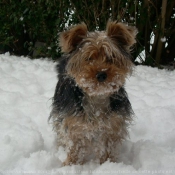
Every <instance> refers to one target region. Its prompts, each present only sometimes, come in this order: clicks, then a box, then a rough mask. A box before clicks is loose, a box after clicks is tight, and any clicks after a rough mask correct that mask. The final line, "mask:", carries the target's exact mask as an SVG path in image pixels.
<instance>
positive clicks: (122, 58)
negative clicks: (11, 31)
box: [50, 21, 137, 165]
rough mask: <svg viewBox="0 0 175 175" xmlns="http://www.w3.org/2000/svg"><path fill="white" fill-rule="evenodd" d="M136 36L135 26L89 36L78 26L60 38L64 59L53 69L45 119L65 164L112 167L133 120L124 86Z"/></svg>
mask: <svg viewBox="0 0 175 175" xmlns="http://www.w3.org/2000/svg"><path fill="white" fill-rule="evenodd" d="M136 34H137V30H136V28H135V27H131V26H130V27H129V26H126V25H125V24H123V23H117V22H113V21H109V22H108V23H107V26H106V31H101V32H98V31H95V32H88V30H87V26H86V25H85V24H84V23H81V24H79V25H76V26H73V27H71V28H70V29H69V30H67V31H64V32H62V33H61V34H60V38H59V39H60V40H59V41H60V47H61V50H62V52H64V53H65V54H64V55H63V56H62V57H61V58H60V62H59V64H58V66H57V71H58V79H59V81H58V84H57V86H56V90H55V95H54V97H53V109H52V111H51V114H50V118H52V120H53V124H54V130H55V131H56V133H57V134H58V145H61V146H63V147H65V148H66V149H67V151H68V155H67V159H66V160H65V162H64V165H71V164H84V163H85V162H87V161H89V160H91V159H93V160H99V161H100V163H103V162H105V161H106V160H107V159H109V160H110V161H113V162H116V160H117V155H118V151H117V148H118V146H119V144H120V143H121V141H122V140H123V139H124V138H125V137H126V136H127V134H128V132H127V128H128V124H130V122H131V121H132V114H133V111H132V108H131V104H130V102H129V100H128V97H127V93H126V91H125V89H124V84H125V79H126V77H127V76H128V75H131V73H132V70H133V67H134V66H133V63H132V61H131V54H130V51H131V46H133V44H134V43H135V42H136V40H135V37H136Z"/></svg>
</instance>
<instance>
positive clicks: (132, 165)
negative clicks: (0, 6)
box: [0, 53, 175, 175]
mask: <svg viewBox="0 0 175 175" xmlns="http://www.w3.org/2000/svg"><path fill="white" fill-rule="evenodd" d="M55 64H56V63H53V62H52V61H49V60H48V59H37V60H31V59H29V58H25V57H16V56H10V55H9V54H8V53H6V54H3V55H0V81H1V83H0V124H1V126H0V174H4V175H8V174H12V175H13V174H37V175H39V174H55V175H60V174H64V175H69V174H83V175H84V174H88V175H89V174H92V175H96V174H104V175H106V174H119V175H120V174H129V175H135V174H161V175H162V174H166V175H167V174H172V175H174V174H175V88H174V87H175V72H173V71H172V72H168V71H166V70H158V69H156V68H151V67H146V66H137V67H136V69H135V71H134V73H133V75H132V77H130V78H129V79H128V80H127V82H126V90H127V92H128V95H129V98H130V101H131V104H132V106H133V109H134V112H135V115H136V117H135V118H134V123H133V125H131V127H130V138H128V140H126V141H125V142H124V143H123V144H122V146H121V154H120V157H119V160H118V163H111V162H109V161H107V162H105V163H104V164H102V165H99V164H98V163H96V162H93V161H92V162H89V163H87V164H85V165H82V166H81V165H72V166H65V167H63V166H62V161H63V160H64V159H65V157H66V153H65V151H64V149H63V148H62V147H59V149H57V148H56V143H55V134H54V133H53V131H52V125H50V124H48V122H47V119H48V117H49V113H50V111H51V103H52V99H51V98H52V97H53V94H54V90H55V86H56V83H57V75H56V72H55Z"/></svg>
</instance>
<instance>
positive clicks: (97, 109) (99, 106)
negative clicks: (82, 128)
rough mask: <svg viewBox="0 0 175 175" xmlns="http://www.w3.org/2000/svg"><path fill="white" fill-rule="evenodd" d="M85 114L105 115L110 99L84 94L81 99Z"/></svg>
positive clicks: (88, 115) (91, 116)
mask: <svg viewBox="0 0 175 175" xmlns="http://www.w3.org/2000/svg"><path fill="white" fill-rule="evenodd" d="M82 106H83V109H84V112H85V115H86V116H87V117H89V118H90V119H92V118H98V117H99V116H103V117H105V115H107V113H108V112H109V106H110V99H109V98H108V97H104V96H92V97H91V96H85V97H84V98H83V100H82Z"/></svg>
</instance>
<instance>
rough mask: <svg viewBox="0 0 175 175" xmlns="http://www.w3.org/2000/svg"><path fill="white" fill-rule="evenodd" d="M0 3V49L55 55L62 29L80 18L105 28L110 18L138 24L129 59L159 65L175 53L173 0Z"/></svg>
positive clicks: (24, 0)
mask: <svg viewBox="0 0 175 175" xmlns="http://www.w3.org/2000/svg"><path fill="white" fill-rule="evenodd" d="M0 6H1V8H0V23H1V28H0V53H4V52H7V51H9V52H11V53H12V54H16V55H29V56H31V57H40V56H43V57H51V58H52V59H57V58H58V57H59V56H60V49H59V48H58V34H59V32H60V31H62V30H63V29H65V28H66V27H67V26H70V25H73V24H77V23H80V22H82V21H84V22H85V23H86V24H87V25H88V28H89V30H90V31H91V30H94V29H95V30H104V27H105V26H106V22H107V21H108V19H109V18H111V19H112V20H117V21H122V22H125V23H128V24H129V25H136V27H137V28H138V31H139V33H138V35H137V41H138V42H137V44H136V46H135V49H134V50H133V53H132V55H133V58H134V59H133V60H135V59H136V58H137V57H139V58H140V60H141V62H142V63H143V64H147V65H152V66H159V65H160V64H169V63H171V62H172V61H174V58H175V49H174V48H175V1H174V0H145V1H141V0H135V1H131V0H122V1H121V0H90V1H89V0H82V1H74V0H54V1H53V0H51V1H48V0H47V1H46V0H37V1H36V0H19V1H11V0H1V1H0ZM152 36H154V38H152ZM151 38H152V40H153V41H152V42H150V40H151ZM162 39H163V40H165V42H162V41H163V40H162ZM142 51H144V55H145V56H144V57H145V58H144V59H143V56H142V57H141V52H142Z"/></svg>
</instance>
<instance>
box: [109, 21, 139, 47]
mask: <svg viewBox="0 0 175 175" xmlns="http://www.w3.org/2000/svg"><path fill="white" fill-rule="evenodd" d="M106 33H107V36H109V37H110V38H111V39H112V41H113V42H114V43H117V44H118V45H122V46H123V47H125V48H126V49H130V47H131V46H132V45H133V44H134V43H136V40H135V37H136V35H137V29H136V27H133V26H127V25H125V24H123V23H116V22H112V21H109V22H108V23H107V27H106Z"/></svg>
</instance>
